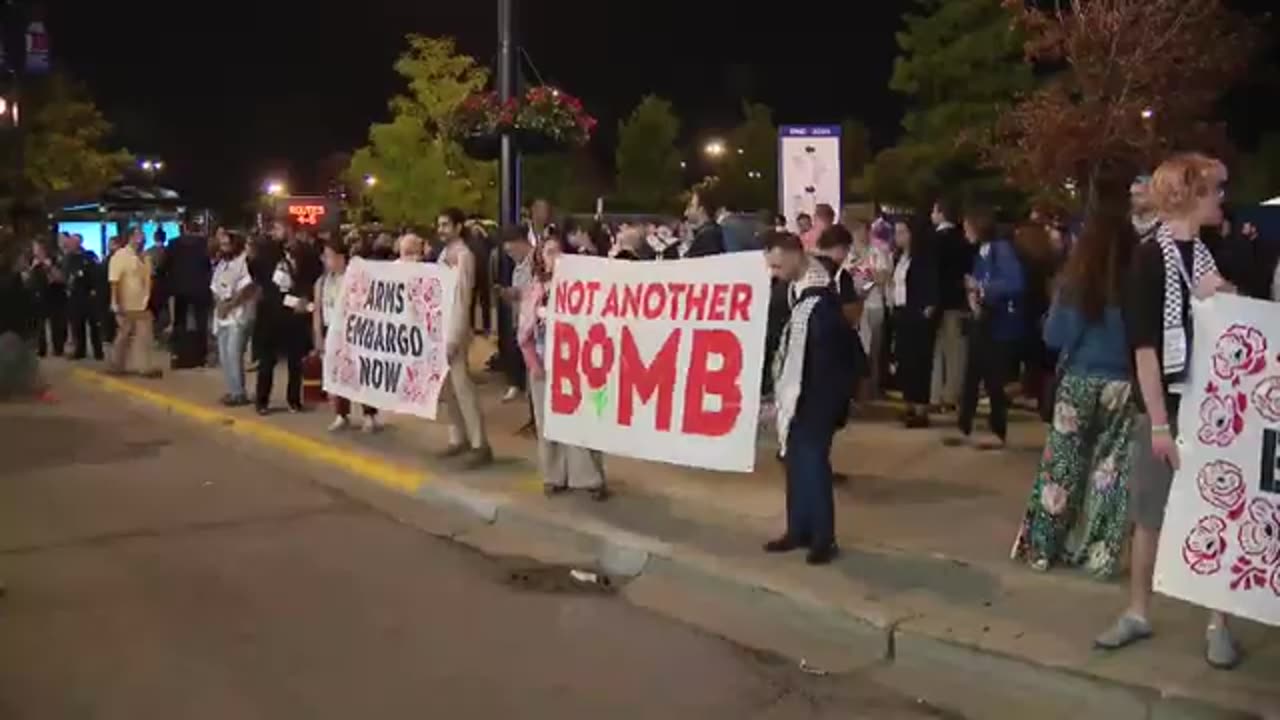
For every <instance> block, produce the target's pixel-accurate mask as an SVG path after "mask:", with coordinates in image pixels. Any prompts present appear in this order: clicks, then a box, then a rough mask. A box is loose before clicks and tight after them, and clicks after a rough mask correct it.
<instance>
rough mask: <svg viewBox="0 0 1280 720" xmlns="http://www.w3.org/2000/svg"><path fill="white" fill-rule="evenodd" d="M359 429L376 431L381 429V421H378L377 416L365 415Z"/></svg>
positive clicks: (368, 431) (369, 431) (370, 431)
mask: <svg viewBox="0 0 1280 720" xmlns="http://www.w3.org/2000/svg"><path fill="white" fill-rule="evenodd" d="M360 429H362V430H364V431H365V432H367V433H376V432H378V431H379V430H381V429H382V423H380V422H378V418H377V417H375V416H373V415H365V416H364V423H363V424H362V425H361V428H360Z"/></svg>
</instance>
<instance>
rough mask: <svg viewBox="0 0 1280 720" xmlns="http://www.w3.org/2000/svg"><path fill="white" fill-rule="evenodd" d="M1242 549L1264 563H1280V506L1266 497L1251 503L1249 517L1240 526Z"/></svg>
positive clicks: (1255, 499)
mask: <svg viewBox="0 0 1280 720" xmlns="http://www.w3.org/2000/svg"><path fill="white" fill-rule="evenodd" d="M1238 539H1239V541H1240V549H1241V550H1243V551H1244V553H1245V554H1246V555H1251V556H1254V557H1257V558H1259V559H1260V560H1261V561H1262V563H1263V564H1266V565H1275V564H1277V563H1280V507H1276V506H1275V505H1272V504H1271V502H1270V501H1269V500H1267V499H1265V498H1254V499H1253V501H1252V502H1250V503H1249V519H1247V520H1245V521H1244V523H1243V524H1241V526H1240V534H1239V537H1238Z"/></svg>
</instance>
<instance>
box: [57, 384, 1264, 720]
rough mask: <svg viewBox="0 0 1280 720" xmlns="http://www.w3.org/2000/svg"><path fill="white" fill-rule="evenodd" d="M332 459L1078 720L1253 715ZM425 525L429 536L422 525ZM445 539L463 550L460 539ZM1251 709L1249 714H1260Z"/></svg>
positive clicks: (454, 509)
mask: <svg viewBox="0 0 1280 720" xmlns="http://www.w3.org/2000/svg"><path fill="white" fill-rule="evenodd" d="M73 377H74V378H75V379H77V380H79V381H80V382H82V383H86V384H89V385H92V386H94V387H96V388H98V389H101V390H104V391H106V392H112V393H116V394H120V395H123V396H125V397H127V398H129V399H131V400H133V401H136V402H140V403H143V404H146V405H150V406H152V407H157V408H159V409H161V410H164V411H166V412H168V413H171V414H174V415H180V416H183V417H185V418H187V419H189V420H194V421H196V422H199V423H202V424H205V425H212V426H214V427H220V428H221V429H223V430H230V431H232V432H234V433H236V434H239V435H242V436H245V437H249V438H251V439H254V440H257V441H258V442H260V443H263V444H267V445H271V446H275V447H283V448H285V449H288V450H290V451H294V452H298V453H300V454H303V455H306V454H307V453H308V451H309V448H310V447H311V445H314V444H315V443H314V441H313V440H311V439H310V438H306V437H305V436H302V435H296V434H295V433H292V432H290V431H286V430H282V429H279V428H276V427H272V428H270V429H269V430H266V429H264V431H263V433H262V434H261V437H260V436H259V433H257V432H256V431H255V428H257V427H258V425H259V424H260V423H256V422H252V421H251V422H248V423H237V424H228V423H226V422H225V421H223V420H222V419H221V416H222V414H221V413H219V412H218V411H215V410H211V409H208V408H202V407H201V406H199V405H197V404H194V403H189V402H187V401H185V400H181V399H178V398H168V397H166V396H165V395H164V394H163V393H160V392H157V391H154V390H151V389H147V388H143V387H136V388H133V387H131V385H132V383H128V382H124V381H120V380H115V379H110V380H109V381H108V380H107V379H105V378H100V377H97V374H96V373H91V372H87V371H75V372H74V373H73ZM285 436H294V437H295V438H296V439H293V440H291V439H289V438H287V437H285ZM332 454H333V452H332V451H330V452H326V453H323V454H320V455H317V456H315V457H310V458H309V459H312V460H315V461H317V462H319V463H322V464H326V465H328V466H336V467H338V468H340V469H342V470H345V471H347V472H352V473H354V474H356V475H357V476H358V477H360V478H361V479H364V480H368V481H371V482H373V483H376V484H378V485H380V486H382V488H383V489H384V490H393V491H395V493H397V494H399V495H401V496H407V497H410V498H414V499H417V500H420V501H422V502H423V503H424V504H425V505H428V506H431V507H434V508H436V509H437V510H442V511H444V512H445V513H448V514H454V515H462V516H464V517H466V518H469V519H471V520H475V521H479V522H480V523H483V524H486V525H494V526H498V527H502V528H504V529H505V530H507V531H510V532H517V533H524V534H528V535H530V536H537V539H538V540H539V541H541V542H545V543H551V544H556V545H560V546H563V547H565V548H567V549H573V550H575V551H578V552H582V553H583V554H584V555H585V556H587V557H590V558H592V559H593V560H594V562H595V564H596V566H597V567H598V568H600V569H601V570H603V571H604V572H606V573H609V574H611V575H614V576H617V577H623V578H639V577H641V576H644V575H653V576H660V577H665V578H668V579H675V580H681V579H683V580H689V581H696V582H699V583H703V584H705V585H711V586H714V587H716V588H719V589H723V590H724V591H726V592H729V593H733V594H734V595H736V596H737V597H738V598H739V599H740V600H743V601H745V602H751V603H756V604H761V603H763V604H766V605H767V606H768V607H769V608H770V609H771V611H772V610H775V609H776V611H778V612H784V613H797V614H799V615H801V616H803V617H804V618H805V620H806V621H807V622H809V623H810V624H815V625H819V626H821V627H822V629H823V631H824V632H829V633H831V634H833V635H834V636H836V637H838V638H840V639H841V641H845V642H847V643H849V644H850V646H851V647H855V646H856V647H860V648H865V649H866V650H864V652H867V653H870V654H871V655H873V656H874V657H876V658H877V659H880V660H883V661H885V662H887V663H891V664H894V665H901V666H904V667H909V668H912V669H916V670H921V671H924V672H926V673H928V672H938V671H956V672H962V673H968V674H971V675H975V676H983V677H998V678H999V679H1000V682H1001V684H1002V685H1003V684H1010V683H1011V684H1014V685H1017V686H1020V687H1022V688H1024V689H1026V690H1028V691H1030V692H1033V693H1035V694H1036V696H1037V697H1042V698H1043V699H1044V701H1045V702H1053V703H1057V704H1058V705H1059V706H1062V707H1071V708H1079V715H1078V716H1079V717H1098V718H1111V717H1116V718H1151V719H1153V720H1154V719H1155V718H1161V719H1166V718H1167V719H1169V720H1173V719H1175V718H1185V719H1187V720H1192V719H1202V718H1249V717H1261V716H1260V715H1257V714H1251V713H1250V712H1249V711H1242V710H1241V709H1240V708H1233V707H1227V706H1221V705H1216V704H1210V703H1204V702H1200V701H1197V700H1191V699H1184V698H1173V697H1166V696H1163V695H1162V693H1161V692H1160V691H1159V690H1157V689H1154V688H1149V687H1137V686H1132V685H1126V684H1124V683H1120V682H1117V681H1113V680H1108V679H1106V678H1101V677H1096V676H1093V675H1089V674H1086V673H1082V672H1079V671H1076V670H1075V669H1071V668H1063V667H1054V666H1052V665H1047V664H1042V663H1037V662H1036V661H1035V660H1032V659H1027V658H1021V657H1011V656H1006V655H1003V654H1000V653H997V652H993V651H991V650H987V649H984V648H980V647H976V646H971V645H967V644H963V643H957V642H954V641H952V640H949V639H946V638H938V637H934V636H931V635H929V634H928V633H924V632H920V631H918V630H915V629H911V628H906V627H903V626H902V625H901V623H902V621H903V620H906V619H907V618H905V617H902V615H901V614H900V613H898V614H895V612H894V611H893V610H892V609H891V608H888V607H884V606H881V605H877V604H874V603H865V602H864V603H861V604H859V603H854V602H846V603H838V604H835V603H832V602H830V601H828V600H826V599H823V598H821V597H819V596H818V595H816V594H815V593H813V592H811V591H810V590H808V589H806V588H802V587H797V586H794V585H790V584H788V583H786V582H785V581H784V580H783V579H780V578H778V577H775V576H771V575H769V574H768V573H765V572H762V571H760V570H757V569H754V568H750V567H743V566H740V565H737V564H734V563H733V562H729V561H726V560H725V559H723V558H721V557H718V556H715V555H712V554H710V553H707V552H704V551H702V550H700V549H696V548H691V547H687V546H683V545H678V544H672V543H669V542H666V541H664V540H662V539H661V538H658V537H653V536H647V535H639V534H636V533H633V532H629V531H626V530H622V529H620V528H617V527H615V526H613V525H610V524H609V523H606V522H603V521H600V520H598V519H596V518H587V517H582V516H578V515H575V514H573V513H565V512H559V511H556V510H551V509H543V508H539V507H537V506H534V505H532V504H530V503H528V502H522V500H521V499H520V498H517V497H512V496H510V495H507V494H504V493H493V492H485V491H481V490H476V489H474V488H471V487H468V486H465V485H463V484H461V483H458V482H454V481H451V480H447V479H444V478H441V477H439V476H431V477H430V478H429V482H428V481H427V480H425V479H424V480H422V481H420V482H418V483H416V487H414V486H412V485H411V484H409V483H407V482H406V481H405V478H404V477H403V473H404V471H403V469H401V468H398V467H394V466H390V465H387V464H386V463H383V462H381V461H369V460H366V459H362V458H361V457H360V454H359V453H345V452H344V453H343V454H346V455H353V456H356V458H355V459H354V460H348V461H344V462H341V463H336V462H334V461H333V458H331V457H329V455H332ZM384 475H385V477H383V476H384ZM421 476H422V477H423V478H426V477H427V473H426V472H425V471H423V472H422V473H421ZM318 479H319V480H320V482H321V483H323V484H325V485H326V486H329V487H333V488H336V489H339V490H345V489H346V488H345V487H344V483H342V482H339V481H338V480H337V479H336V478H332V477H323V476H320V477H319V478H318ZM423 529H425V530H427V531H428V532H430V531H431V530H430V528H426V527H424V528H423ZM449 537H452V538H453V539H454V540H456V541H458V542H461V543H463V544H467V538H466V536H465V533H463V534H456V535H455V534H451V535H449ZM868 646H869V647H868ZM1252 711H1253V712H1254V713H1256V712H1258V709H1256V708H1254V709H1252ZM1073 716H1074V715H1073ZM1266 717H1268V718H1271V717H1280V715H1267V716H1266Z"/></svg>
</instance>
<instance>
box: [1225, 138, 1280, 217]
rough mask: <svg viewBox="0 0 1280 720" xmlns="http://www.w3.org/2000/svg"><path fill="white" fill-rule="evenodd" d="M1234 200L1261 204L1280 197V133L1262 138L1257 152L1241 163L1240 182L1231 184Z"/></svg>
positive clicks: (1234, 180)
mask: <svg viewBox="0 0 1280 720" xmlns="http://www.w3.org/2000/svg"><path fill="white" fill-rule="evenodd" d="M1231 186H1232V189H1231V194H1232V199H1233V200H1238V201H1239V202H1243V203H1259V202H1265V201H1267V200H1270V199H1271V198H1273V197H1276V196H1277V195H1280V132H1271V133H1268V134H1267V135H1264V136H1263V137H1262V141H1261V142H1260V143H1259V144H1258V148H1257V150H1255V151H1254V152H1252V153H1249V154H1248V155H1246V156H1245V157H1244V158H1243V159H1242V162H1241V163H1240V173H1239V179H1238V181H1237V180H1236V179H1234V178H1233V180H1232V183H1231Z"/></svg>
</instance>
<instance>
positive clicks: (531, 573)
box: [502, 565, 618, 595]
mask: <svg viewBox="0 0 1280 720" xmlns="http://www.w3.org/2000/svg"><path fill="white" fill-rule="evenodd" d="M502 579H503V584H504V585H507V586H509V587H512V588H515V589H517V590H525V591H528V592H536V593H554V594H577V595H613V594H615V593H616V592H617V591H618V584H617V582H615V581H614V579H613V578H611V577H609V576H608V575H605V574H604V573H601V572H598V571H596V570H591V569H587V568H576V567H570V566H568V565H507V566H506V567H504V568H503V574H502Z"/></svg>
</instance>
